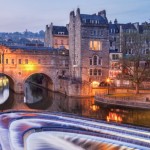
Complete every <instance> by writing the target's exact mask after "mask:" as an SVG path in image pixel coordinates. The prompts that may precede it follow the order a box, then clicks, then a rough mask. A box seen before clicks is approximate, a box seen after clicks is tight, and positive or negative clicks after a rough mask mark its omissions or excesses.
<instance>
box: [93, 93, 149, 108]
mask: <svg viewBox="0 0 150 150" xmlns="http://www.w3.org/2000/svg"><path fill="white" fill-rule="evenodd" d="M95 100H96V101H98V102H101V103H104V104H108V105H118V106H126V107H135V108H144V109H150V100H149V98H146V99H144V100H136V99H135V100H133V99H130V98H128V97H121V98H120V99H119V98H115V97H114V98H113V97H108V96H104V95H96V96H95Z"/></svg>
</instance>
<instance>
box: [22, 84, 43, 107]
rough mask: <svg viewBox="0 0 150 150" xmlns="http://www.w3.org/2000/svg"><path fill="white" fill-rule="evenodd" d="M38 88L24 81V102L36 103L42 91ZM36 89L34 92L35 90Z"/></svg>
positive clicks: (40, 98)
mask: <svg viewBox="0 0 150 150" xmlns="http://www.w3.org/2000/svg"><path fill="white" fill-rule="evenodd" d="M39 90H40V88H37V87H34V86H32V85H31V84H28V83H25V97H24V102H25V103H29V104H32V103H36V102H38V101H41V100H42V98H43V97H42V93H41V92H42V91H41V90H40V91H39ZM35 91H36V92H35Z"/></svg>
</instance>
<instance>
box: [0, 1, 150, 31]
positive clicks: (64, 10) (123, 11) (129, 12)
mask: <svg viewBox="0 0 150 150" xmlns="http://www.w3.org/2000/svg"><path fill="white" fill-rule="evenodd" d="M77 7H79V8H80V9H81V13H84V14H85V13H87V14H93V13H97V12H98V11H100V10H103V9H105V10H106V11H107V18H108V20H112V21H114V19H115V18H117V19H118V22H120V23H128V22H144V21H147V22H150V0H0V8H1V9H0V32H15V31H20V32H23V31H25V30H26V29H28V30H29V31H33V32H36V31H39V30H45V25H46V24H50V23H51V22H53V23H54V24H56V25H65V24H67V23H68V21H69V13H70V11H72V10H76V8H77Z"/></svg>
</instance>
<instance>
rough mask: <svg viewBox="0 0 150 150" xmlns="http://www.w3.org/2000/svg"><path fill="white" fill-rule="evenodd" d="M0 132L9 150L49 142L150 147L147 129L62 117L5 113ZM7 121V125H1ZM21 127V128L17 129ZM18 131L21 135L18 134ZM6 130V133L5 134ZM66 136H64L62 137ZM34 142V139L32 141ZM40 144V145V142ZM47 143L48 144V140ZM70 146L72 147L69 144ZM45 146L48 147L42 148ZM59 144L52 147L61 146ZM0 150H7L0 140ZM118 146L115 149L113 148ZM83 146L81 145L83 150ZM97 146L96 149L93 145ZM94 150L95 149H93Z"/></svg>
mask: <svg viewBox="0 0 150 150" xmlns="http://www.w3.org/2000/svg"><path fill="white" fill-rule="evenodd" d="M0 120H1V122H0V132H1V134H2V135H4V137H5V139H6V138H8V135H9V136H10V145H9V147H10V150H11V149H15V150H21V149H24V147H26V149H28V145H30V148H31V149H30V150H32V148H33V147H34V146H35V143H36V142H38V146H39V145H40V147H42V146H43V147H45V145H46V147H49V148H50V147H51V146H52V147H53V146H54V145H55V144H54V145H52V143H51V142H48V143H47V140H48V139H49V138H51V139H58V141H60V143H64V145H66V144H71V143H72V142H71V141H72V140H73V139H76V140H77V141H80V142H73V143H74V144H73V145H72V144H71V146H74V148H75V147H76V146H77V147H79V148H81V147H80V146H81V145H80V144H79V143H82V141H83V140H84V141H87V142H88V143H93V142H96V143H98V145H99V146H100V145H101V144H102V143H103V144H104V145H106V146H107V144H109V145H111V147H112V148H114V147H116V149H118V150H119V148H121V147H122V146H124V147H127V148H132V149H143V150H148V149H149V147H150V141H149V138H150V131H149V129H148V128H141V127H140V128H138V127H135V129H134V126H128V125H127V126H126V125H119V126H118V125H117V124H114V123H113V124H111V123H107V122H105V121H96V122H95V121H94V120H92V121H91V119H87V118H83V117H78V116H74V115H66V114H64V113H40V112H37V113H35V112H27V111H24V112H21V111H20V112H8V113H2V114H1V115H0ZM6 120H8V122H7V124H5V123H4V122H5V121H6ZM20 127H21V128H20ZM18 128H20V132H18V130H17V129H18ZM4 129H5V130H4ZM64 133H65V134H64ZM33 139H36V140H34V141H36V142H34V141H32V140H33ZM40 141H41V142H40ZM48 141H49V140H48ZM70 142H71V143H70ZM43 143H47V144H45V145H44V144H43ZM60 143H59V142H58V143H57V145H55V146H56V147H55V148H56V149H57V146H59V144H60ZM0 144H1V145H2V149H4V150H5V149H6V147H7V150H9V149H8V146H7V145H8V143H6V140H5V141H4V139H3V138H0ZM116 145H117V146H116ZM84 146H86V144H85V145H84V144H83V147H84ZM95 146H96V145H95ZM95 150H96V149H95Z"/></svg>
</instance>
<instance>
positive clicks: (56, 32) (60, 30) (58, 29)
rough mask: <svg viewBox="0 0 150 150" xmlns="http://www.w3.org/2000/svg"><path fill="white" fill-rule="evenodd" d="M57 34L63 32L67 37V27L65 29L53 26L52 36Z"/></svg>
mask: <svg viewBox="0 0 150 150" xmlns="http://www.w3.org/2000/svg"><path fill="white" fill-rule="evenodd" d="M59 32H64V35H68V30H67V27H65V26H53V31H52V34H58V33H59Z"/></svg>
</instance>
